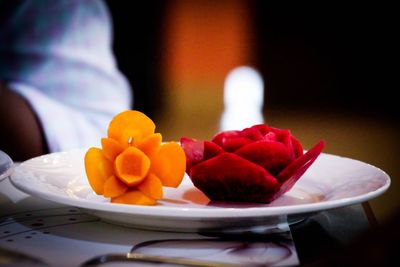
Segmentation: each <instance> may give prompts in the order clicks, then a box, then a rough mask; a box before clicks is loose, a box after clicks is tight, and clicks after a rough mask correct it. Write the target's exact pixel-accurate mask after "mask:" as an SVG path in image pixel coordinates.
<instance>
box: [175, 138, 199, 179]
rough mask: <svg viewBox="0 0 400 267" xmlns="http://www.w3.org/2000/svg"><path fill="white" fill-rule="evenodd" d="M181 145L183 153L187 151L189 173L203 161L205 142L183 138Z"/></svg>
mask: <svg viewBox="0 0 400 267" xmlns="http://www.w3.org/2000/svg"><path fill="white" fill-rule="evenodd" d="M180 143H181V146H182V148H183V151H185V155H186V171H187V172H188V173H189V171H190V169H191V168H192V167H193V166H194V165H196V164H197V163H199V162H201V161H203V158H204V142H203V141H198V140H196V139H192V138H187V137H182V138H181V140H180Z"/></svg>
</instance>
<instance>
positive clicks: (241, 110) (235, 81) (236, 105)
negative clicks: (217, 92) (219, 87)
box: [221, 66, 264, 130]
mask: <svg viewBox="0 0 400 267" xmlns="http://www.w3.org/2000/svg"><path fill="white" fill-rule="evenodd" d="M263 103H264V81H263V78H262V76H261V75H260V73H259V72H258V71H257V70H255V69H254V68H251V67H247V66H243V67H238V68H235V69H233V70H232V71H231V72H230V73H229V74H228V76H227V77H226V80H225V85H224V113H223V114H222V118H221V130H241V129H243V128H246V127H250V126H252V125H254V124H260V123H264V118H263V113H262V108H263Z"/></svg>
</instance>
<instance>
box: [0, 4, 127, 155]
mask: <svg viewBox="0 0 400 267" xmlns="http://www.w3.org/2000/svg"><path fill="white" fill-rule="evenodd" d="M1 1H2V0H0V2H1ZM8 2H9V3H8V5H11V8H10V10H11V11H12V12H7V14H6V17H0V80H2V81H5V82H6V83H7V84H8V85H9V87H10V88H12V89H13V90H15V91H16V92H18V93H19V94H21V95H22V96H23V97H25V98H26V100H27V101H28V102H29V104H30V105H31V107H32V108H33V110H34V111H35V113H36V115H37V117H38V119H39V121H40V123H41V125H42V127H43V130H44V134H45V138H46V141H47V144H48V147H49V150H50V152H54V151H65V150H70V149H74V148H81V147H88V146H98V145H99V144H100V139H101V137H105V136H106V131H107V126H108V123H109V122H110V120H111V119H112V117H113V116H115V115H116V114H117V113H119V112H121V111H123V110H126V109H129V108H130V107H131V103H132V93H131V89H130V87H129V84H128V82H127V80H126V79H125V77H124V76H123V75H122V74H121V73H120V72H119V70H118V69H117V65H116V62H115V59H114V55H113V53H112V22H111V18H110V15H109V13H108V9H107V6H106V5H105V4H104V3H103V2H102V1H101V0H95V1H81V0H57V1H52V0H41V1H35V0H25V1H17V3H12V2H14V1H8ZM10 2H11V3H10ZM1 4H3V3H1ZM2 16H5V15H4V14H2Z"/></svg>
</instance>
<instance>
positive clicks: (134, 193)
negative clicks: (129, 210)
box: [111, 190, 157, 205]
mask: <svg viewBox="0 0 400 267" xmlns="http://www.w3.org/2000/svg"><path fill="white" fill-rule="evenodd" d="M111 202H112V203H120V204H136V205H155V204H156V203H157V201H156V200H155V199H152V198H150V197H148V196H146V195H145V194H143V193H142V192H141V191H139V190H129V191H128V192H126V193H124V194H122V195H120V196H118V197H114V198H112V199H111Z"/></svg>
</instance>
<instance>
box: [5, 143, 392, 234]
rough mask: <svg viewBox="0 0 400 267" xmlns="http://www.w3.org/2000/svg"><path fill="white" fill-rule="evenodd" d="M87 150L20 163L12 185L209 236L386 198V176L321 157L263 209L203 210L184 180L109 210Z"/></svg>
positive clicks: (113, 217) (130, 220) (113, 216)
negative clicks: (152, 197)
mask: <svg viewBox="0 0 400 267" xmlns="http://www.w3.org/2000/svg"><path fill="white" fill-rule="evenodd" d="M85 151H86V150H73V151H69V152H59V153H52V154H47V155H44V156H41V157H37V158H33V159H30V160H28V161H25V162H23V163H21V164H20V165H19V166H18V167H16V168H15V170H14V173H13V174H12V175H11V182H12V183H13V184H14V185H15V186H16V187H17V188H18V189H20V190H22V191H23V192H25V193H28V194H30V195H32V196H36V197H40V198H44V199H47V200H50V201H54V202H57V203H62V204H66V205H71V206H76V207H79V208H82V209H85V210H87V211H88V212H89V213H91V214H93V215H95V216H98V217H99V218H101V219H102V220H105V221H108V222H111V223H116V224H123V225H128V226H132V227H137V228H146V229H153V230H166V231H181V232H191V231H199V230H200V231H201V230H206V231H213V230H216V231H218V230H221V229H225V230H226V229H235V228H237V227H251V226H254V225H263V226H267V227H268V226H271V227H274V226H276V225H277V224H279V223H280V222H284V221H286V216H287V215H297V216H299V217H302V216H303V217H305V216H307V215H308V214H310V213H314V212H319V211H323V210H327V209H332V208H337V207H344V206H348V205H352V204H356V203H361V202H364V201H367V200H370V199H372V198H375V197H377V196H379V195H381V194H382V193H384V192H385V191H386V190H387V189H388V188H389V186H390V178H389V176H388V175H387V174H386V173H385V172H384V171H382V170H381V169H379V168H376V167H374V166H372V165H369V164H366V163H363V162H361V161H357V160H353V159H349V158H344V157H339V156H335V155H330V154H324V153H323V154H321V155H320V156H319V158H318V159H317V160H316V161H315V162H314V164H313V165H312V166H311V167H310V168H309V169H308V170H307V172H306V173H305V174H304V175H303V177H302V178H300V180H299V181H298V182H297V183H296V185H295V186H294V187H293V188H292V190H290V191H289V192H287V193H286V194H285V195H283V196H282V197H280V198H279V199H277V200H275V201H274V202H272V203H270V204H268V205H266V204H228V203H219V204H216V205H210V204H207V199H206V198H205V197H204V195H203V194H202V193H201V192H200V191H198V190H197V189H196V188H194V186H193V184H192V183H191V181H190V179H189V178H188V177H185V179H184V181H183V182H182V184H181V185H180V186H179V187H178V188H176V189H175V188H164V199H163V200H162V201H159V203H158V205H156V206H138V205H124V204H112V203H110V202H109V199H107V198H103V197H102V196H98V195H96V194H94V192H93V191H92V189H91V188H90V186H89V184H88V182H87V178H86V175H85V170H84V161H83V157H84V153H85Z"/></svg>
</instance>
